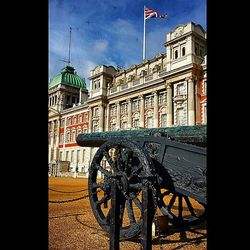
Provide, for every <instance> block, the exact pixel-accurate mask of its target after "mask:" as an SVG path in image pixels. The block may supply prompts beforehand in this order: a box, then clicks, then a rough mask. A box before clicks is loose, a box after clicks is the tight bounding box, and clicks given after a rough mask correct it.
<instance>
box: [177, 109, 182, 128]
mask: <svg viewBox="0 0 250 250" xmlns="http://www.w3.org/2000/svg"><path fill="white" fill-rule="evenodd" d="M183 118H184V113H183V109H177V117H176V123H177V125H184V124H183Z"/></svg>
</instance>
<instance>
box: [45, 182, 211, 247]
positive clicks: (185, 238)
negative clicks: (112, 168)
mask: <svg viewBox="0 0 250 250" xmlns="http://www.w3.org/2000/svg"><path fill="white" fill-rule="evenodd" d="M49 188H51V189H55V190H62V191H77V190H82V189H87V179H80V178H59V177H55V178H52V177H50V178H49ZM48 192H49V200H68V199H73V198H77V197H80V196H83V195H87V194H88V191H87V190H86V191H83V192H81V193H73V194H65V193H58V192H54V191H51V190H49V191H48ZM48 209H49V218H48V224H49V239H48V240H49V246H48V249H49V250H59V249H68V250H70V249H72V250H75V249H77V250H78V249H79V250H80V249H89V250H90V249H91V250H108V249H109V235H108V234H106V233H105V232H104V231H103V230H102V229H101V227H100V226H99V224H98V223H97V222H96V220H95V217H94V215H93V212H92V209H91V207H90V203H89V199H88V198H86V199H81V200H78V201H74V202H68V203H59V204H57V203H48ZM206 234H207V230H206V225H205V223H204V224H203V225H200V226H199V227H196V228H192V229H189V230H187V231H180V230H178V229H176V228H173V227H172V226H169V227H168V230H167V233H166V235H164V236H161V237H160V239H159V238H157V237H153V242H152V244H153V247H152V249H153V250H157V249H159V250H160V249H164V250H165V249H172V250H177V249H199V250H204V249H206V248H207V235H206ZM120 249H121V250H128V249H129V250H133V249H134V250H137V249H138V250H139V249H141V244H140V238H137V239H133V240H128V241H123V242H120Z"/></svg>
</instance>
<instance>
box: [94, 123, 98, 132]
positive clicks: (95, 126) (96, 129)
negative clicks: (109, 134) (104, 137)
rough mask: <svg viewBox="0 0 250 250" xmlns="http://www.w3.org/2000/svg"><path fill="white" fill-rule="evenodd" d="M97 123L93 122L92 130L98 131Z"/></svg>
mask: <svg viewBox="0 0 250 250" xmlns="http://www.w3.org/2000/svg"><path fill="white" fill-rule="evenodd" d="M98 126H99V124H98V122H96V121H95V122H93V132H98V131H99V128H98Z"/></svg>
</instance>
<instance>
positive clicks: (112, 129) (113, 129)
mask: <svg viewBox="0 0 250 250" xmlns="http://www.w3.org/2000/svg"><path fill="white" fill-rule="evenodd" d="M115 130H116V123H112V124H111V131H115Z"/></svg>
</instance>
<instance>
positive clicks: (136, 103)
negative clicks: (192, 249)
mask: <svg viewBox="0 0 250 250" xmlns="http://www.w3.org/2000/svg"><path fill="white" fill-rule="evenodd" d="M139 109H140V101H139V100H134V101H133V102H132V112H135V111H139Z"/></svg>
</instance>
